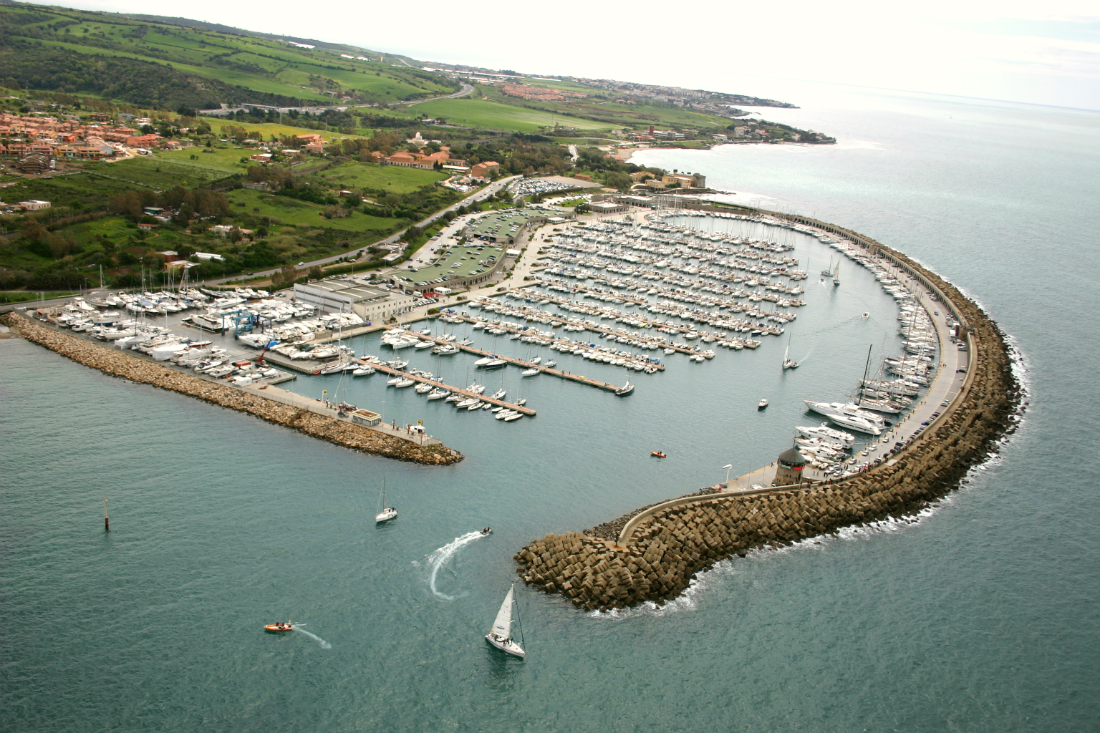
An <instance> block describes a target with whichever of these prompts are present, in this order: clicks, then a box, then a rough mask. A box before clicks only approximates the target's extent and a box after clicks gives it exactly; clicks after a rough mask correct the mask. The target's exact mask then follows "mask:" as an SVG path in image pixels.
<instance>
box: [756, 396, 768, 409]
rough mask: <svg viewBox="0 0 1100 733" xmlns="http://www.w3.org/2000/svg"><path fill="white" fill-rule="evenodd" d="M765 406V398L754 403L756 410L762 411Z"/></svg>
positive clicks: (766, 404) (766, 400)
mask: <svg viewBox="0 0 1100 733" xmlns="http://www.w3.org/2000/svg"><path fill="white" fill-rule="evenodd" d="M767 406H768V398H767V397H765V398H764V399H762V400H760V401H759V402H757V403H756V409H757V410H763V409H764V408H765V407H767Z"/></svg>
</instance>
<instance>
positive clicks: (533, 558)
mask: <svg viewBox="0 0 1100 733" xmlns="http://www.w3.org/2000/svg"><path fill="white" fill-rule="evenodd" d="M755 213H759V212H755ZM768 214H769V215H770V216H775V217H781V218H786V219H788V220H790V221H794V222H797V223H800V224H808V225H812V226H815V227H818V228H821V229H826V230H828V231H832V232H835V233H838V234H842V235H843V236H845V237H846V238H848V239H850V240H851V241H853V242H854V243H855V244H857V245H859V246H861V247H864V248H865V249H867V250H868V251H869V252H871V253H873V254H875V255H879V256H883V257H887V258H889V259H891V260H892V261H893V262H894V263H895V264H897V265H898V266H900V267H902V268H904V269H905V270H907V271H908V272H909V273H910V274H911V275H912V276H913V277H915V278H916V279H917V280H919V281H921V282H922V283H923V284H924V285H925V286H926V287H928V288H929V289H930V290H932V292H934V293H936V295H937V296H938V297H939V298H940V300H941V301H943V302H944V304H945V305H947V307H949V308H950V309H951V310H952V311H953V312H954V313H955V315H956V317H957V318H958V319H959V322H960V323H961V324H962V325H963V326H964V327H968V329H969V334H968V341H969V344H970V365H969V370H968V373H967V375H966V382H965V383H964V386H963V389H962V390H961V391H960V392H959V394H958V396H957V397H956V398H955V400H954V401H953V402H952V404H951V405H950V406H949V407H948V408H946V409H945V410H944V411H943V414H942V415H941V416H940V417H939V418H937V419H936V420H935V421H934V422H932V424H931V425H930V426H929V427H928V428H927V429H926V430H925V431H924V432H923V433H922V434H920V435H919V436H917V437H916V438H915V439H913V441H912V442H911V443H910V444H909V445H908V446H906V447H905V448H903V449H902V450H900V451H899V452H898V453H897V454H896V455H895V456H894V457H893V458H892V459H891V460H889V461H887V462H885V463H883V464H881V465H878V466H875V467H873V468H870V469H869V470H866V471H863V472H861V473H856V474H854V475H852V476H849V477H847V478H843V479H839V480H835V481H833V482H832V483H828V484H811V485H805V484H803V485H800V486H789V487H778V488H773V489H762V490H756V491H751V492H738V493H713V492H712V490H703V491H702V492H699V493H698V494H696V495H693V496H690V497H681V498H680V499H677V500H672V501H670V502H665V503H661V504H657V505H654V506H652V507H647V508H645V509H644V510H637V511H634V512H631V513H630V514H628V515H626V516H624V517H620V518H619V519H616V520H612V521H610V522H607V523H605V524H601V525H599V526H598V527H595V528H593V529H590V530H588V531H586V532H584V533H578V532H568V533H565V534H562V535H555V534H549V535H546V536H545V537H543V538H542V539H539V540H535V541H534V542H532V543H530V544H529V545H527V546H526V547H524V548H523V549H522V550H520V552H519V553H517V554H516V556H515V560H516V561H517V562H518V563H519V565H520V567H519V568H518V571H517V572H518V573H519V574H520V575H521V576H522V577H523V579H524V581H525V582H527V583H528V584H531V585H534V586H535V587H536V588H539V589H540V590H543V591H546V592H548V593H561V594H562V595H564V596H566V597H567V598H569V599H570V600H571V601H572V602H573V603H574V604H575V605H576V606H579V607H583V608H585V609H586V610H610V609H614V608H624V607H627V606H634V605H638V604H640V603H643V602H646V601H655V602H658V603H663V602H665V601H667V600H669V599H672V598H675V597H676V596H678V595H679V594H680V593H682V592H683V591H684V590H685V589H686V588H687V587H688V584H689V583H690V581H691V579H692V577H693V576H694V575H695V574H696V573H698V572H700V571H703V570H706V569H708V568H710V567H711V566H713V565H714V563H716V562H718V561H719V560H723V559H726V558H729V557H732V556H734V555H738V556H744V554H745V553H746V552H749V551H750V550H753V549H757V548H761V547H768V546H775V545H786V544H791V543H793V542H797V541H799V540H803V539H807V538H810V537H815V536H819V535H822V534H828V533H830V532H835V531H837V530H839V529H841V528H843V527H848V526H852V525H859V524H865V523H868V522H875V521H880V520H884V519H887V518H890V517H902V516H906V515H911V514H913V513H915V512H917V511H919V510H920V509H921V508H923V507H925V506H927V505H928V504H929V503H930V502H933V501H935V500H937V499H939V498H941V497H943V496H944V495H946V494H947V493H949V492H950V491H952V490H954V489H955V488H957V487H958V486H959V483H960V482H961V481H962V479H963V478H964V477H965V475H966V473H967V471H969V470H970V468H971V467H972V466H974V465H976V464H978V463H981V462H983V461H984V460H985V459H986V458H987V457H988V456H989V455H990V453H992V452H993V451H994V450H995V448H996V444H997V442H998V441H999V440H1001V439H1002V438H1003V437H1004V436H1005V435H1007V434H1009V433H1011V432H1012V431H1013V429H1014V425H1015V422H1014V419H1013V417H1014V416H1013V413H1014V412H1015V411H1016V409H1017V407H1018V406H1019V403H1020V400H1021V398H1022V390H1021V387H1020V385H1019V384H1018V382H1017V381H1016V379H1015V377H1014V375H1013V372H1012V359H1011V354H1010V351H1009V348H1008V346H1007V344H1006V342H1005V338H1004V335H1003V334H1002V333H1001V331H1000V329H999V328H998V327H997V325H996V324H995V323H994V322H993V321H992V320H990V319H989V318H988V317H987V316H986V314H985V313H984V312H983V311H982V310H981V309H980V308H979V307H978V306H977V305H976V304H975V303H973V302H972V301H970V300H969V299H967V298H965V297H964V296H963V295H962V294H961V293H960V292H959V291H958V289H957V288H955V287H953V286H952V285H950V284H949V283H947V282H946V281H944V280H943V279H942V278H940V277H938V276H936V275H935V274H933V273H931V272H929V271H928V270H927V269H925V268H923V267H921V266H920V265H918V264H917V263H915V262H913V261H912V260H910V259H909V258H907V257H905V256H904V255H902V254H900V253H898V252H896V251H893V250H891V249H889V248H887V247H885V246H883V245H881V244H879V243H878V242H875V241H874V240H871V239H868V238H866V237H863V236H861V235H858V234H856V233H854V232H850V231H848V230H845V229H841V228H839V227H835V226H832V225H828V224H824V223H822V222H818V221H815V220H811V219H808V218H805V217H797V216H783V215H778V214H774V213H772V212H768Z"/></svg>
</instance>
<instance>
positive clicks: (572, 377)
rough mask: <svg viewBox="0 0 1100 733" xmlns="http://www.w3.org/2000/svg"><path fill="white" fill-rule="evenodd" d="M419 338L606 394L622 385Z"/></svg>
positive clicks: (443, 341) (457, 344) (496, 354)
mask: <svg viewBox="0 0 1100 733" xmlns="http://www.w3.org/2000/svg"><path fill="white" fill-rule="evenodd" d="M419 338H421V339H424V340H425V341H435V342H436V343H440V344H453V345H454V346H457V347H458V348H459V349H461V350H462V351H465V352H466V353H467V354H474V355H475V356H482V357H493V358H496V359H503V360H504V361H506V362H508V363H509V364H511V365H513V366H518V367H523V368H524V369H538V370H539V372H540V373H542V374H549V375H550V376H552V377H558V378H559V379H564V380H566V381H570V382H576V383H577V384H583V385H586V386H588V387H595V388H597V389H603V390H607V391H608V392H614V391H615V390H617V389H619V388H620V387H621V386H622V385H618V384H611V383H609V382H601V381H600V380H598V379H591V378H590V377H585V376H583V375H580V374H573V373H571V372H566V371H562V370H561V369H555V368H553V367H545V366H542V365H541V364H532V363H531V362H529V361H524V360H523V359H517V358H515V357H513V356H504V355H503V354H498V353H497V352H495V351H486V350H484V349H478V348H475V347H473V346H470V345H469V344H460V343H456V342H453V341H447V340H446V339H442V338H437V337H435V336H419ZM372 366H374V367H375V368H376V369H377V368H378V365H377V364H373V365H372ZM653 366H655V367H656V366H658V365H656V364H654V365H653ZM409 378H410V379H415V377H412V376H411V375H410V376H409ZM471 396H477V395H471Z"/></svg>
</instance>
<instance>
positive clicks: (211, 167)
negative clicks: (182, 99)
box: [94, 148, 249, 191]
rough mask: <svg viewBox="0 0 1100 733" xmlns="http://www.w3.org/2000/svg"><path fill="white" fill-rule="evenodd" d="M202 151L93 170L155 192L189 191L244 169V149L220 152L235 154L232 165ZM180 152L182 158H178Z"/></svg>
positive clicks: (138, 159)
mask: <svg viewBox="0 0 1100 733" xmlns="http://www.w3.org/2000/svg"><path fill="white" fill-rule="evenodd" d="M203 149H204V148H190V149H188V150H175V151H168V152H165V153H157V154H156V155H150V156H139V157H136V158H130V159H129V160H120V161H118V162H117V163H101V164H99V165H98V166H96V167H95V169H94V171H95V172H96V173H102V174H104V175H107V176H113V177H114V178H120V179H122V180H124V181H132V182H134V183H137V184H141V185H145V186H151V187H152V188H154V189H156V190H158V191H161V190H164V189H166V188H171V187H172V186H184V187H186V188H190V187H193V186H198V185H202V184H204V183H208V182H210V181H215V180H217V179H219V178H225V177H226V176H230V175H233V174H234V173H240V172H242V171H243V170H244V166H243V165H241V164H240V163H238V161H239V160H240V159H241V156H242V155H248V154H249V152H248V151H247V150H231V151H219V152H225V153H234V154H235V155H234V156H233V162H234V163H237V165H236V166H231V165H229V164H228V161H227V160H226V159H225V158H226V157H228V156H218V155H215V154H206V153H201V152H199V151H200V150H203ZM181 153H182V154H183V155H180V154H181ZM192 155H198V156H199V160H191V159H190V156H192ZM219 157H220V158H221V159H220V160H219Z"/></svg>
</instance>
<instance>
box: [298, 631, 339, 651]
mask: <svg viewBox="0 0 1100 733" xmlns="http://www.w3.org/2000/svg"><path fill="white" fill-rule="evenodd" d="M295 631H297V632H298V633H300V634H305V635H306V636H308V637H309V638H311V639H313V640H314V641H316V642H317V643H318V644H320V645H321V648H322V649H331V648H332V644H329V643H328V642H327V641H325V640H324V639H322V638H321V637H319V636H317V634H311V633H309V632H308V631H306V630H305V629H303V628H300V627H299V628H296V629H295Z"/></svg>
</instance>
